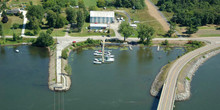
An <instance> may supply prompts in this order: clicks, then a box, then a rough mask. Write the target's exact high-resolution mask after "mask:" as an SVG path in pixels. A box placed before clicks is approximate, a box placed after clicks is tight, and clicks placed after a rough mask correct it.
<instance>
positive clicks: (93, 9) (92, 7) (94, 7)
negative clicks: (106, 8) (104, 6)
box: [89, 6, 99, 11]
mask: <svg viewBox="0 0 220 110" xmlns="http://www.w3.org/2000/svg"><path fill="white" fill-rule="evenodd" d="M98 10H99V8H98V7H97V6H89V11H98Z"/></svg>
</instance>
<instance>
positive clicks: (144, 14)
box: [125, 7, 165, 37]
mask: <svg viewBox="0 0 220 110" xmlns="http://www.w3.org/2000/svg"><path fill="white" fill-rule="evenodd" d="M125 11H127V12H128V14H129V15H130V16H131V19H133V21H136V20H138V21H140V22H141V23H146V24H148V25H149V26H151V27H153V28H154V30H155V31H156V32H155V37H161V36H162V35H164V34H165V31H164V29H163V27H162V26H161V24H160V23H159V22H158V21H157V20H155V18H154V17H152V16H150V15H149V13H148V9H147V7H146V8H145V9H142V10H135V11H134V10H131V9H125ZM136 36H137V34H136V35H135V36H133V37H136Z"/></svg>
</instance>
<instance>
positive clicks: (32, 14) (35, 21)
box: [27, 5, 44, 35]
mask: <svg viewBox="0 0 220 110" xmlns="http://www.w3.org/2000/svg"><path fill="white" fill-rule="evenodd" d="M43 16H44V9H43V7H42V6H40V5H32V6H29V7H28V12H27V19H28V20H29V28H30V29H33V31H34V34H35V35H36V34H37V33H38V32H39V30H40V23H41V22H42V19H43Z"/></svg>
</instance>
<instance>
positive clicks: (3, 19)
mask: <svg viewBox="0 0 220 110" xmlns="http://www.w3.org/2000/svg"><path fill="white" fill-rule="evenodd" d="M7 22H8V17H7V14H6V12H5V11H3V12H2V23H7Z"/></svg>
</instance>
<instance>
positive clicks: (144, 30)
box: [138, 24, 155, 45]
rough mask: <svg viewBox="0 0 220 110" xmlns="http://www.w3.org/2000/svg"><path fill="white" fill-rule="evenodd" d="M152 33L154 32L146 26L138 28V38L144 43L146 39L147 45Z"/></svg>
mask: <svg viewBox="0 0 220 110" xmlns="http://www.w3.org/2000/svg"><path fill="white" fill-rule="evenodd" d="M154 32H155V30H154V29H153V28H152V27H149V26H148V25H146V24H140V25H139V26H138V38H140V41H141V42H144V40H145V39H146V38H147V42H146V44H147V45H149V44H150V43H151V40H152V38H153V35H154Z"/></svg>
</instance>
